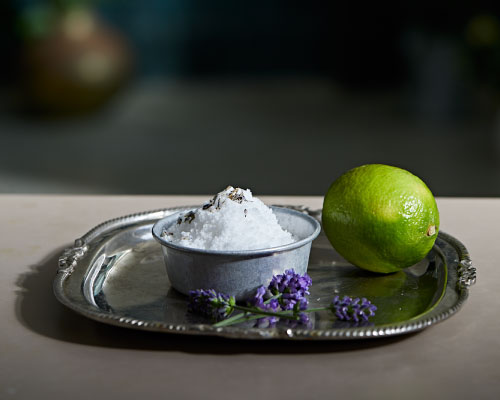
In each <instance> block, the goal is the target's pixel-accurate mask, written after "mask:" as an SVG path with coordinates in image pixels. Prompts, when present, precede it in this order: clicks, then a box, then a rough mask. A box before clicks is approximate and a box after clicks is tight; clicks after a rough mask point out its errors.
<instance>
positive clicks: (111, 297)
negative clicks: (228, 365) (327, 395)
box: [54, 206, 476, 340]
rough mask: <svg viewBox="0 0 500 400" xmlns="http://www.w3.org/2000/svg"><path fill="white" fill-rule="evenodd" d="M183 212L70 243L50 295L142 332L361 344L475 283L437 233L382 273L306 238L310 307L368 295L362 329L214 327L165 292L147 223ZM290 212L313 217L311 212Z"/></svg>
mask: <svg viewBox="0 0 500 400" xmlns="http://www.w3.org/2000/svg"><path fill="white" fill-rule="evenodd" d="M189 208H193V207H177V208H169V209H163V210H156V211H149V212H144V213H139V214H133V215H128V216H125V217H121V218H117V219H113V220H110V221H107V222H104V223H102V224H101V225H99V226H97V227H95V228H94V229H92V230H91V231H90V232H88V233H87V234H86V235H84V236H83V237H82V238H80V239H77V240H76V241H75V244H74V246H73V247H71V248H68V249H66V250H65V251H64V253H63V254H62V255H61V257H60V259H59V269H58V272H57V275H56V277H55V280H54V293H55V295H56V297H57V299H58V300H59V301H60V302H61V303H63V304H64V305H66V306H67V307H69V308H71V309H72V310H74V311H76V312H77V313H80V314H82V315H84V316H86V317H89V318H92V319H94V320H97V321H100V322H104V323H107V324H112V325H117V326H122V327H128V328H135V329H141V330H148V331H160V332H168V333H178V334H190V335H215V336H223V337H229V338H239V339H294V340H338V339H362V338H375V337H386V336H394V335H400V334H406V333H410V332H415V331H419V330H422V329H424V328H427V327H429V326H431V325H434V324H436V323H438V322H440V321H443V320H445V319H447V318H449V317H450V316H452V315H453V314H455V313H456V312H457V311H458V310H459V309H460V307H461V306H462V305H463V303H464V301H465V300H466V299H467V296H468V289H469V286H470V285H472V284H473V283H474V282H475V279H476V272H475V268H473V266H472V263H471V260H470V257H469V253H468V252H467V249H466V248H465V247H464V245H463V244H461V243H460V242H459V241H458V240H457V239H455V238H454V237H452V236H451V235H448V234H446V233H443V232H439V236H438V238H437V240H436V244H435V246H434V248H433V250H431V252H430V253H429V254H428V256H427V257H426V258H425V259H424V260H423V261H421V262H420V263H418V264H416V265H414V266H412V267H410V268H407V269H405V270H404V271H400V272H398V273H395V274H390V275H377V274H373V273H369V272H365V271H363V270H361V269H359V268H356V267H354V266H352V265H351V264H349V263H348V262H346V261H345V260H344V259H342V258H341V257H340V256H339V255H338V254H337V253H336V252H335V251H334V249H333V248H332V246H331V245H330V243H329V242H328V240H327V238H326V237H325V236H324V234H323V233H322V234H320V236H319V237H318V238H317V239H316V240H315V241H314V242H313V245H312V251H311V256H310V261H309V268H308V273H309V275H310V276H311V278H312V281H313V284H312V287H311V295H310V296H309V302H310V307H322V306H326V305H328V304H329V302H330V301H331V299H332V298H333V297H334V296H335V295H337V294H338V295H341V296H343V295H349V296H353V297H367V298H368V299H369V300H370V301H372V303H374V304H376V305H377V307H378V311H377V314H376V316H375V317H373V318H372V320H371V321H370V323H369V324H364V325H363V324H360V325H356V324H352V323H348V322H341V321H336V320H335V319H334V318H333V317H332V315H331V314H330V313H328V312H317V313H314V314H312V315H311V324H310V325H309V326H307V327H304V326H300V325H298V326H292V325H290V324H289V323H286V322H280V323H278V324H277V325H276V326H275V327H273V328H256V327H254V326H253V322H247V323H244V324H240V325H233V326H229V327H220V328H214V327H213V326H212V325H211V324H210V322H209V321H206V320H204V319H203V318H202V317H199V316H197V315H193V314H189V313H187V301H186V297H185V296H183V295H181V294H179V293H178V292H176V290H175V289H173V288H171V287H170V283H169V281H168V278H167V275H166V271H165V265H164V262H163V256H162V253H161V248H160V245H159V244H158V243H157V242H156V241H155V240H154V239H153V237H152V235H151V228H152V226H153V224H154V222H155V221H157V220H158V219H160V218H163V217H165V216H167V215H169V214H172V213H174V212H177V211H179V210H184V209H189ZM290 208H295V209H299V210H301V211H303V212H306V213H309V214H310V215H313V216H315V217H316V218H319V215H320V211H318V210H316V211H312V210H309V209H307V208H304V207H292V206H291V207H290Z"/></svg>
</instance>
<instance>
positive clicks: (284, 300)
mask: <svg viewBox="0 0 500 400" xmlns="http://www.w3.org/2000/svg"><path fill="white" fill-rule="evenodd" d="M311 284H312V279H311V277H310V276H309V275H307V274H304V275H300V274H296V273H295V271H294V270H293V269H288V270H286V271H285V273H284V274H279V275H275V276H273V279H272V280H271V283H270V284H269V287H268V289H269V291H270V292H271V294H272V295H277V294H281V296H280V298H279V300H278V301H279V304H280V306H281V308H282V309H283V310H305V309H306V308H307V306H308V304H309V302H308V301H307V298H306V295H308V294H310V293H309V286H311Z"/></svg>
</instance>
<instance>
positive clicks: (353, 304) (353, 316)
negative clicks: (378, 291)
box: [330, 296, 377, 322]
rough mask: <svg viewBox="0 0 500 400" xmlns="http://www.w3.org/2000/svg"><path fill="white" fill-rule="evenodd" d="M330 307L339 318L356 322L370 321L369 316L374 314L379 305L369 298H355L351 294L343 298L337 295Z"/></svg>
mask: <svg viewBox="0 0 500 400" xmlns="http://www.w3.org/2000/svg"><path fill="white" fill-rule="evenodd" d="M330 307H331V310H332V312H333V313H334V314H335V315H336V317H337V318H338V319H339V320H341V321H355V322H359V321H361V320H363V321H368V318H369V317H372V316H374V315H375V311H376V310H377V307H376V306H375V305H374V304H372V303H371V302H370V301H368V300H367V299H365V298H362V299H361V300H360V299H359V298H355V299H353V298H352V297H349V296H344V298H343V299H340V297H339V296H335V297H334V298H333V300H332V304H331V306H330Z"/></svg>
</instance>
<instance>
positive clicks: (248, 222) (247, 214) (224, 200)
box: [162, 186, 294, 250]
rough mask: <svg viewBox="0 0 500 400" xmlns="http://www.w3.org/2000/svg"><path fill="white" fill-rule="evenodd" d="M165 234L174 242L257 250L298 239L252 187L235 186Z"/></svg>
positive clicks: (178, 222)
mask: <svg viewBox="0 0 500 400" xmlns="http://www.w3.org/2000/svg"><path fill="white" fill-rule="evenodd" d="M162 236H163V237H164V238H165V239H166V240H168V241H169V242H171V243H174V244H179V245H183V246H187V247H193V248H198V249H205V250H256V249H265V248H269V247H276V246H281V245H284V244H288V243H292V242H293V241H294V239H293V237H292V235H291V234H290V233H289V232H287V231H286V230H284V229H283V228H282V227H281V226H280V225H279V223H278V220H277V219H276V216H275V215H274V213H273V212H272V210H271V209H270V208H269V207H267V206H266V205H265V204H264V203H263V202H262V201H261V200H259V199H258V198H257V197H253V196H252V192H251V191H250V190H248V189H247V190H243V189H240V188H233V187H232V186H228V187H227V188H226V189H225V190H223V191H222V192H220V193H218V194H217V195H216V196H215V197H214V198H213V199H212V200H210V201H209V202H207V203H205V204H204V205H203V206H202V207H200V208H198V209H196V210H193V211H190V212H188V213H185V214H184V215H182V216H181V217H180V218H179V219H178V220H177V223H175V224H173V225H172V226H171V227H170V228H169V229H168V231H167V230H166V231H164V232H163V234H162Z"/></svg>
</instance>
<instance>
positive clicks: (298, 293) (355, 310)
mask: <svg viewBox="0 0 500 400" xmlns="http://www.w3.org/2000/svg"><path fill="white" fill-rule="evenodd" d="M311 283H312V280H311V278H310V277H309V275H307V274H304V275H299V274H296V273H295V272H294V270H293V269H291V270H287V271H285V273H284V274H280V275H275V276H273V278H272V280H271V283H270V284H269V286H268V289H267V290H266V288H265V287H264V286H261V287H259V288H258V289H257V290H256V292H255V295H254V297H253V298H252V299H250V300H249V301H248V302H247V306H241V305H238V304H236V300H235V298H234V297H233V296H228V295H226V294H223V293H218V292H216V291H215V290H213V289H208V290H204V289H199V290H193V291H191V292H190V293H189V306H188V311H190V312H195V313H199V314H202V315H205V316H208V317H210V318H211V319H212V320H214V321H219V322H217V323H216V324H215V325H214V326H217V327H220V326H228V325H232V324H236V323H241V322H244V321H250V320H257V326H264V325H267V326H273V325H274V324H276V322H277V321H278V319H280V318H283V319H287V320H289V321H291V322H293V323H294V324H303V325H306V324H308V323H309V321H310V319H309V316H308V315H307V313H309V312H315V311H324V310H328V311H331V312H332V313H333V314H334V315H335V316H336V317H337V319H339V320H341V321H354V322H355V323H358V322H366V321H368V319H369V318H370V317H372V316H374V315H375V311H376V310H377V307H376V306H375V305H374V304H372V303H371V302H370V301H368V300H367V299H365V298H362V299H359V298H354V299H353V298H352V297H349V296H344V297H343V298H340V297H339V296H335V297H334V298H333V300H332V302H331V304H330V305H329V306H328V307H319V308H309V309H308V308H307V307H308V300H307V298H306V295H308V294H309V286H311ZM279 309H281V310H282V311H279ZM234 310H240V311H243V312H242V313H240V314H237V315H234V316H232V317H230V318H228V317H229V316H230V315H231V314H232V313H233V311H234Z"/></svg>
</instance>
